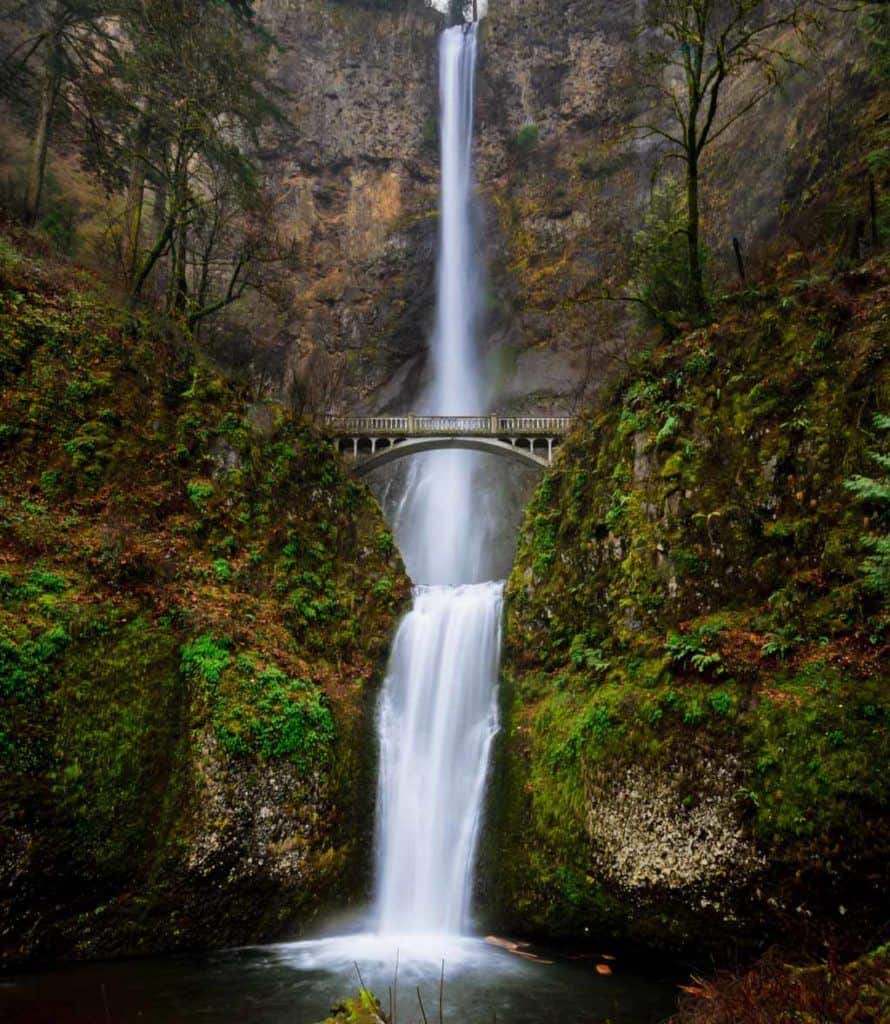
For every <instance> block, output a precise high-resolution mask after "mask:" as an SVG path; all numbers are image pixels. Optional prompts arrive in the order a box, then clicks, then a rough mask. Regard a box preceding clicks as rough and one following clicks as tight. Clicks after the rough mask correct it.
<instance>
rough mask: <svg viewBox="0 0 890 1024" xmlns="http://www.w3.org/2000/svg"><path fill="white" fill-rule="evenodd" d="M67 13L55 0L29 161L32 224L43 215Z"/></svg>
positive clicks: (28, 209)
mask: <svg viewBox="0 0 890 1024" xmlns="http://www.w3.org/2000/svg"><path fill="white" fill-rule="evenodd" d="M63 16H64V10H63V8H62V4H61V0H54V2H53V4H52V5H51V6H50V9H49V13H48V16H47V34H46V60H45V61H44V64H43V69H42V72H41V80H40V99H39V101H38V106H37V123H36V124H35V126H34V138H33V139H32V140H31V155H30V158H29V161H28V180H27V185H26V189H25V210H24V218H25V224H26V225H27V227H29V228H32V227H34V225H35V224H36V223H37V218H38V216H39V215H40V200H41V197H42V195H43V182H44V178H45V176H46V151H47V148H48V146H49V135H50V129H51V127H52V120H53V113H54V111H55V107H56V99H57V98H58V95H59V87H60V85H61V82H62V60H63V54H62V22H63Z"/></svg>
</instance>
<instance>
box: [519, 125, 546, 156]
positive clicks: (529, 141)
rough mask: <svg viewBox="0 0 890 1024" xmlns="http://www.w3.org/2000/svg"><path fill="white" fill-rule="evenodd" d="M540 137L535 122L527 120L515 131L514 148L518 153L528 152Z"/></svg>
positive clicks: (539, 131)
mask: <svg viewBox="0 0 890 1024" xmlns="http://www.w3.org/2000/svg"><path fill="white" fill-rule="evenodd" d="M540 138H541V130H540V128H538V126H537V125H536V124H533V123H532V122H529V123H528V124H524V125H523V126H522V127H521V128H520V129H519V131H518V132H517V133H516V140H515V142H516V148H517V149H518V150H519V152H520V153H523V154H528V153H531V151H532V150H533V149H534V148H535V147H536V146H537V145H538V142H539V141H540Z"/></svg>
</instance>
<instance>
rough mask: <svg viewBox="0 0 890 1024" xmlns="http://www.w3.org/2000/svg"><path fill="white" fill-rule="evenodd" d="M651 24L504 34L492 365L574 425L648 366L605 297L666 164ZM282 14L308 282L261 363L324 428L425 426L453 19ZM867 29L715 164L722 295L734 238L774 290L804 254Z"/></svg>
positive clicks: (485, 240)
mask: <svg viewBox="0 0 890 1024" xmlns="http://www.w3.org/2000/svg"><path fill="white" fill-rule="evenodd" d="M644 8H645V4H644V3H643V2H642V0H621V2H617V3H614V2H608V3H607V2H604V0H555V2H554V0H501V2H497V3H493V4H492V5H491V7H490V10H489V15H488V17H487V18H485V19H484V20H483V22H482V25H481V36H482V44H481V51H480V66H479V74H478V83H477V85H478V98H477V177H478V181H479V193H480V238H481V239H482V243H481V244H482V245H483V246H484V248H485V251H486V255H487V259H488V265H489V268H490V270H489V280H488V291H489V301H488V320H487V323H486V325H485V330H484V337H483V346H484V348H485V350H486V351H487V353H488V357H489V360H490V370H491V376H492V379H493V381H494V394H493V397H492V403H493V405H496V406H498V407H503V408H506V407H516V408H529V409H536V410H537V409H540V410H544V409H548V408H553V409H560V410H565V409H570V408H572V407H574V406H575V405H576V404H577V402H578V399H579V397H580V395H581V394H583V393H588V394H589V393H592V392H595V391H596V390H597V389H598V388H599V387H600V386H601V385H602V383H603V381H604V380H606V379H607V378H608V376H609V374H610V373H611V372H612V370H613V368H614V365H615V360H616V357H617V358H619V359H621V358H624V357H626V355H627V353H628V349H629V347H630V342H629V341H628V338H629V337H631V336H632V335H633V333H634V331H633V326H634V325H633V323H632V321H631V320H630V319H629V314H628V311H627V309H626V308H625V306H624V305H622V304H621V303H614V302H607V303H603V302H601V301H597V298H598V296H600V295H602V293H603V291H604V290H607V289H608V290H611V291H612V292H613V293H616V294H620V293H621V291H622V288H623V286H624V282H625V279H626V275H627V262H628V253H629V251H630V245H631V238H632V235H633V232H634V231H635V230H636V228H637V226H638V225H639V222H640V216H641V212H642V210H643V208H644V206H645V203H646V199H647V196H648V193H649V187H650V176H651V172H652V169H653V166H654V163H655V161H656V158H657V156H656V154H655V153H654V151H653V150H652V148H651V147H650V146H649V145H648V144H644V143H641V142H639V141H636V140H635V139H634V137H633V134H632V133H630V132H629V131H628V127H629V125H630V124H631V123H632V121H633V119H634V116H635V111H636V109H637V108H638V106H639V103H640V95H639V82H638V81H637V80H636V78H635V72H634V68H633V63H632V59H633V57H634V54H635V52H636V49H637V47H638V37H637V29H638V27H639V24H640V20H641V17H642V14H643V11H644ZM260 10H261V13H262V16H263V18H264V19H265V20H266V22H267V24H268V25H269V27H270V28H271V30H272V31H273V32H274V33H275V34H276V36H277V37H278V38H279V40H280V42H281V44H282V47H281V50H280V51H279V53H278V55H277V59H276V61H277V78H278V81H279V83H280V85H281V87H282V89H283V90H284V92H283V96H284V104H283V105H284V107H285V109H286V111H287V112H288V113H289V114H290V115H291V118H292V122H293V126H294V132H293V133H290V132H289V133H283V132H282V133H280V134H279V135H277V136H276V137H275V138H273V139H270V141H269V146H268V153H267V161H266V166H267V169H268V171H269V172H270V174H271V177H272V180H273V183H274V184H273V188H274V190H276V191H277V193H278V194H279V196H280V200H279V202H280V210H281V223H282V225H283V226H284V228H285V230H286V232H287V233H289V234H290V236H291V237H293V238H294V239H296V240H298V241H299V243H300V246H301V251H302V253H303V261H304V262H303V270H302V272H301V273H300V274H298V275H297V276H296V277H295V279H294V281H293V294H292V302H291V303H290V304H289V309H288V312H287V313H286V314H282V315H281V316H280V318H279V319H275V318H274V317H273V316H272V315H271V314H269V313H268V312H267V311H265V310H263V309H260V308H258V307H256V306H255V307H254V308H252V309H251V310H250V311H249V312H248V313H245V315H244V323H245V324H247V325H248V327H249V329H246V330H245V331H244V332H243V337H244V338H245V339H249V340H248V341H246V342H245V343H244V348H243V350H242V351H241V353H240V358H242V359H244V360H247V361H249V362H251V364H252V365H253V367H254V369H255V372H256V373H257V375H258V376H260V377H265V378H268V380H269V381H270V382H272V383H274V384H275V385H276V386H277V387H279V388H281V387H284V388H285V389H287V388H292V387H294V386H295V382H299V383H300V386H299V387H297V392H298V395H301V396H302V397H298V399H297V400H298V401H305V402H308V403H309V404H310V405H312V406H315V407H318V408H321V407H325V406H332V405H339V406H343V407H349V406H352V407H359V408H366V409H372V410H375V411H376V410H387V409H407V408H409V407H410V406H411V405H412V403H414V402H415V401H416V397H417V395H418V393H419V391H420V389H421V387H422V384H423V380H424V373H425V367H426V351H427V337H428V334H429V330H430V328H431V323H432V311H433V302H434V290H433V286H434V274H435V251H436V236H437V186H438V140H437V105H438V99H437V86H436V74H437V69H436V35H437V32H438V31H439V28H440V27H441V20H440V18H439V16H438V15H437V14H436V13H435V12H433V11H431V10H429V9H428V8H425V7H424V6H423V4H422V3H420V2H419V0H417V2H415V0H408V2H406V3H404V4H394V5H388V6H386V7H383V6H376V5H372V4H366V3H362V2H360V0H339V2H332V0H301V2H298V0H264V2H263V3H262V4H261V6H260ZM853 27H854V26H853V25H852V20H851V19H848V20H847V21H846V22H844V21H843V20H841V21H839V22H838V24H837V25H836V26H835V29H834V31H832V33H831V42H830V44H829V45H828V46H827V47H825V48H823V51H822V52H821V53H820V55H819V58H818V61H817V64H816V66H815V68H814V69H813V70H812V71H810V72H807V73H802V74H801V75H799V76H797V77H796V78H795V79H794V80H793V81H792V82H791V83H790V85H789V86H788V87H787V88H786V89H785V90H784V91H783V93H782V95H781V96H777V97H776V98H775V99H774V100H772V101H770V102H769V103H768V104H765V105H764V106H762V107H761V108H759V110H758V112H757V114H756V115H755V116H753V117H751V118H749V119H747V120H745V121H742V122H740V123H739V125H738V127H737V128H736V129H734V130H733V131H732V132H730V133H728V134H727V135H726V136H725V138H724V140H723V141H722V143H721V145H720V146H718V147H717V148H715V150H714V151H713V153H712V155H711V156H710V157H709V165H708V169H707V170H708V173H707V181H708V186H707V189H706V195H705V222H706V229H707V234H708V240H709V242H710V244H711V245H712V247H713V249H714V252H715V256H714V259H713V260H712V269H713V271H714V272H715V273H716V274H717V275H718V276H721V277H723V278H724V279H727V280H730V279H731V276H732V274H734V272H735V271H734V267H733V266H732V265H731V260H732V256H731V253H732V249H731V239H732V237H733V236H738V237H739V238H740V239H741V241H742V244H743V247H744V250H745V254H746V257H747V259H748V260H749V263H750V266H751V269H752V270H755V269H756V268H757V266H758V265H759V263H760V261H761V260H762V259H763V258H764V256H765V255H766V254H767V250H768V248H769V244H774V243H775V242H776V240H777V239H778V238H784V239H785V241H787V238H788V237H790V236H791V235H799V232H800V230H801V228H800V220H799V217H798V214H799V212H800V211H801V209H804V208H805V207H806V204H807V203H808V202H809V198H810V187H811V185H812V183H813V182H814V181H815V180H816V179H818V177H819V176H820V175H821V174H824V173H825V172H826V170H830V169H831V166H832V162H833V161H834V160H835V159H836V155H837V154H838V153H839V152H840V151H842V149H843V146H844V144H845V143H846V141H847V139H848V136H849V132H850V127H849V126H850V124H851V122H852V117H851V113H852V112H855V110H856V109H857V104H858V103H859V97H860V96H861V93H862V73H861V69H860V67H859V66H858V63H857V62H858V57H859V47H858V43H857V42H856V39H855V32H853V31H852V30H853ZM739 88H741V89H743V88H744V83H742V85H741V86H740V87H739ZM820 112H821V113H820ZM826 112H827V113H826ZM823 115H824V116H823ZM752 152H756V153H757V159H756V160H751V159H750V158H749V154H750V153H752ZM248 321H249V324H248ZM232 333H234V334H236V335H237V332H232ZM239 336H241V335H239ZM236 347H237V346H236Z"/></svg>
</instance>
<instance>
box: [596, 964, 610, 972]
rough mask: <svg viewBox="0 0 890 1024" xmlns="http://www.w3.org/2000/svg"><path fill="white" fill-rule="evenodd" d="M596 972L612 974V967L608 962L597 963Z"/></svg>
mask: <svg viewBox="0 0 890 1024" xmlns="http://www.w3.org/2000/svg"><path fill="white" fill-rule="evenodd" d="M596 973H597V974H611V973H612V968H611V967H610V966H609V965H608V964H597V965H596Z"/></svg>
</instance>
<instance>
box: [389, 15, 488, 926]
mask: <svg viewBox="0 0 890 1024" xmlns="http://www.w3.org/2000/svg"><path fill="white" fill-rule="evenodd" d="M476 43H477V36H476V26H475V25H467V26H458V27H455V28H451V29H448V30H447V31H445V32H444V33H443V34H442V36H441V39H440V43H439V82H440V103H441V128H440V133H441V159H442V190H441V223H440V253H439V270H438V301H437V314H436V328H435V332H434V335H433V341H432V357H433V359H432V365H433V380H432V385H431V388H430V390H429V393H428V396H427V405H428V407H429V409H430V410H431V411H434V412H436V413H438V414H443V415H449V414H451V415H454V414H472V413H478V412H481V411H482V408H483V405H484V392H485V388H484V387H483V382H482V374H481V371H480V368H479V363H478V358H477V354H476V347H475V325H476V319H477V311H478V306H479V300H478V296H479V289H480V280H481V273H480V270H481V268H480V267H479V265H478V260H477V257H476V246H475V240H474V232H473V217H472V213H473V206H472V190H473V177H472V158H471V152H472V141H473V92H474V76H475V64H476ZM478 459H479V457H478V456H474V455H473V454H472V453H467V452H457V451H455V452H438V453H431V454H429V455H426V456H423V457H421V458H419V459H417V460H416V462H415V465H414V466H413V467H412V471H411V473H410V475H409V478H408V484H407V492H406V498H405V501H404V502H403V506H402V509H401V510H400V515H399V517H398V520H399V521H398V523H397V531H398V535H399V542H400V546H401V548H402V550H403V552H404V554H405V558H406V562H407V564H408V568H409V570H410V572H411V574H412V576H413V578H414V580H415V581H416V582H417V583H418V586H417V588H416V590H415V593H414V604H413V607H412V610H411V611H410V612H409V614H408V615H407V616H406V617H405V619H404V621H403V622H402V624H401V626H400V627H399V630H398V633H397V635H396V639H395V643H394V646H393V651H392V657H391V660H390V667H389V672H388V675H387V679H386V682H385V684H384V690H383V697H382V701H381V708H380V720H379V728H380V748H381V751H380V752H381V770H380V782H379V792H378V826H377V827H378V837H377V907H376V909H377V918H378V930H379V932H380V934H382V935H405V934H415V935H417V934H427V935H430V934H443V933H449V934H457V933H460V932H461V931H463V930H464V929H465V928H466V925H467V918H468V912H469V904H470V894H471V888H472V877H473V861H474V855H475V850H476V844H477V837H478V831H479V821H480V815H481V809H482V803H483V798H484V791H485V781H486V774H487V771H488V762H489V755H490V752H491V744H492V740H493V738H494V735H495V733H496V731H497V704H496V683H497V672H498V664H499V659H500V631H501V601H502V590H503V585H502V584H501V583H499V582H480V581H481V580H484V579H485V558H484V551H485V546H486V545H485V538H486V523H485V522H484V519H485V515H484V508H483V506H482V505H481V503H480V501H479V496H478V494H477V489H475V488H474V476H475V470H476V469H477V467H478Z"/></svg>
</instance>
